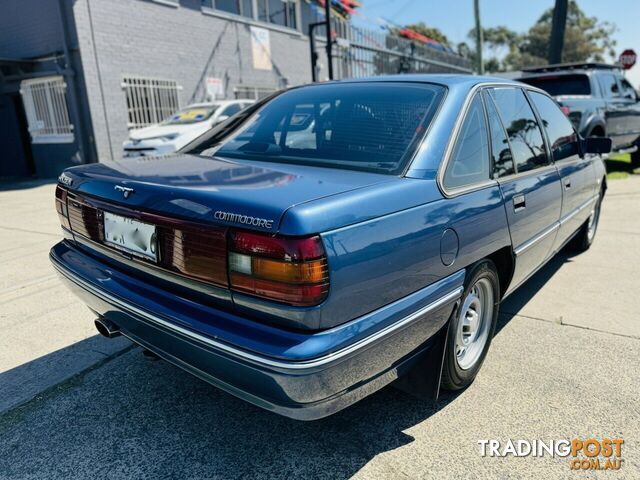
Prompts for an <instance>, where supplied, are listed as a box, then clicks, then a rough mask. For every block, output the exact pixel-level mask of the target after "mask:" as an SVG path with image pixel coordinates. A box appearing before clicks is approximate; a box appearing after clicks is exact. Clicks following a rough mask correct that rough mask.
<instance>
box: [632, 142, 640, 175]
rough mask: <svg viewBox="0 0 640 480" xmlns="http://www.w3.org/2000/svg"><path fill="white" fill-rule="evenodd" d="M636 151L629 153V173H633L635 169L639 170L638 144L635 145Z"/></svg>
mask: <svg viewBox="0 0 640 480" xmlns="http://www.w3.org/2000/svg"><path fill="white" fill-rule="evenodd" d="M636 147H637V150H636V151H635V152H631V171H632V172H633V171H634V170H635V169H636V168H640V144H638V145H636Z"/></svg>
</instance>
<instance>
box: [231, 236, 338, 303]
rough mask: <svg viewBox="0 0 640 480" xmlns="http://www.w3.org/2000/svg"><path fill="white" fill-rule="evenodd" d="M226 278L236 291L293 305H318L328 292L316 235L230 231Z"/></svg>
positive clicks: (326, 278)
mask: <svg viewBox="0 0 640 480" xmlns="http://www.w3.org/2000/svg"><path fill="white" fill-rule="evenodd" d="M229 280H230V285H231V288H232V289H233V290H236V291H238V292H242V293H248V294H250V295H255V296H258V297H262V298H267V299H269V300H275V301H278V302H282V303H288V304H290V305H296V306H312V305H318V304H319V303H321V302H322V301H323V300H324V299H325V298H326V296H327V293H328V292H329V274H328V268H327V257H326V255H325V251H324V247H323V246H322V241H321V240H320V237H319V236H317V235H316V236H313V237H305V238H294V237H277V236H276V237H273V236H268V235H264V234H258V233H252V232H242V231H233V232H231V240H230V244H229Z"/></svg>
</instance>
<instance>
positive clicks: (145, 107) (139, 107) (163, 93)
mask: <svg viewBox="0 0 640 480" xmlns="http://www.w3.org/2000/svg"><path fill="white" fill-rule="evenodd" d="M122 88H123V90H124V92H125V96H126V101H127V114H128V122H127V127H128V128H130V129H131V128H141V127H146V126H148V125H153V124H155V123H159V122H161V121H162V120H164V119H165V118H167V117H168V116H169V115H171V114H172V113H174V112H175V111H176V110H178V109H179V108H180V91H181V90H182V87H181V86H180V85H178V83H177V82H176V81H174V80H166V79H161V78H148V77H138V76H125V77H124V78H123V79H122Z"/></svg>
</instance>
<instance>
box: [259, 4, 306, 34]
mask: <svg viewBox="0 0 640 480" xmlns="http://www.w3.org/2000/svg"><path fill="white" fill-rule="evenodd" d="M257 1H258V20H262V21H263V22H268V23H274V24H276V25H282V26H283V27H289V28H297V19H296V1H295V0H257Z"/></svg>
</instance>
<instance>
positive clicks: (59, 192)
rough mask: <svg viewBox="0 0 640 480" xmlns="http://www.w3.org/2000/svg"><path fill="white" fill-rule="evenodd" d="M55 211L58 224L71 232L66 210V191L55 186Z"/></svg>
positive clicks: (67, 210)
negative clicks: (58, 220)
mask: <svg viewBox="0 0 640 480" xmlns="http://www.w3.org/2000/svg"><path fill="white" fill-rule="evenodd" d="M56 211H57V212H58V218H59V219H60V224H61V225H62V226H63V227H64V228H66V229H67V230H71V225H70V224H69V209H68V208H67V191H66V190H65V189H64V188H62V187H60V186H56Z"/></svg>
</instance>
